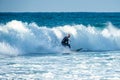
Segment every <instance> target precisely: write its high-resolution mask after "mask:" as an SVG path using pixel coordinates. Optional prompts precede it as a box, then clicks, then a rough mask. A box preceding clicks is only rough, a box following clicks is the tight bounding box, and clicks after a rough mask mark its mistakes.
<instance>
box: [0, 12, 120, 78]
mask: <svg viewBox="0 0 120 80" xmlns="http://www.w3.org/2000/svg"><path fill="white" fill-rule="evenodd" d="M119 28H120V13H80V12H74V13H73V12H71V13H0V79H2V80H6V79H8V80H14V79H15V80H19V79H20V80H119V79H120V76H119V75H120V68H119V65H120V43H119V41H120V29H119ZM68 33H69V34H71V37H70V44H71V50H75V49H78V48H83V50H82V51H80V52H73V51H71V50H70V49H68V48H67V47H63V46H62V45H61V40H62V39H63V37H64V36H66V35H67V34H68ZM63 53H69V54H63Z"/></svg>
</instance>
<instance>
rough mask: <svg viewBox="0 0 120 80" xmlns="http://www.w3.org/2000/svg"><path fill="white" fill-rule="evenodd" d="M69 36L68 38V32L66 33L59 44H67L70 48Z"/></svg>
mask: <svg viewBox="0 0 120 80" xmlns="http://www.w3.org/2000/svg"><path fill="white" fill-rule="evenodd" d="M69 38H70V34H68V35H67V36H65V37H64V38H63V40H62V42H61V44H62V45H63V46H65V47H66V46H68V47H69V48H71V46H70V44H69Z"/></svg>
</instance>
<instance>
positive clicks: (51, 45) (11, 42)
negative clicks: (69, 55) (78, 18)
mask: <svg viewBox="0 0 120 80" xmlns="http://www.w3.org/2000/svg"><path fill="white" fill-rule="evenodd" d="M67 33H70V34H71V38H70V40H71V46H72V49H77V48H80V47H82V48H84V49H89V50H119V49H120V42H119V41H120V29H117V28H115V26H113V25H112V23H109V24H108V25H107V26H106V27H105V28H104V29H100V28H99V29H97V28H96V27H94V26H90V25H89V26H84V25H82V24H81V25H74V26H70V25H65V26H58V27H53V28H48V27H45V26H38V25H37V24H35V23H30V24H28V23H23V22H21V21H16V20H12V21H10V22H8V23H7V24H0V54H7V55H11V54H12V55H19V54H25V53H49V52H61V51H63V49H64V48H63V47H62V46H61V44H60V43H61V40H62V38H63V37H64V36H65V35H66V34H67Z"/></svg>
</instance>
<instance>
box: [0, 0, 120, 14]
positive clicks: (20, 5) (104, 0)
mask: <svg viewBox="0 0 120 80" xmlns="http://www.w3.org/2000/svg"><path fill="white" fill-rule="evenodd" d="M0 12H120V0H0Z"/></svg>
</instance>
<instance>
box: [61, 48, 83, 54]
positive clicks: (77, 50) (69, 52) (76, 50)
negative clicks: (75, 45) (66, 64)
mask: <svg viewBox="0 0 120 80" xmlns="http://www.w3.org/2000/svg"><path fill="white" fill-rule="evenodd" d="M82 49H83V48H79V49H75V50H70V51H68V52H64V53H63V55H69V54H71V53H73V52H79V51H81V50H82Z"/></svg>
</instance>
